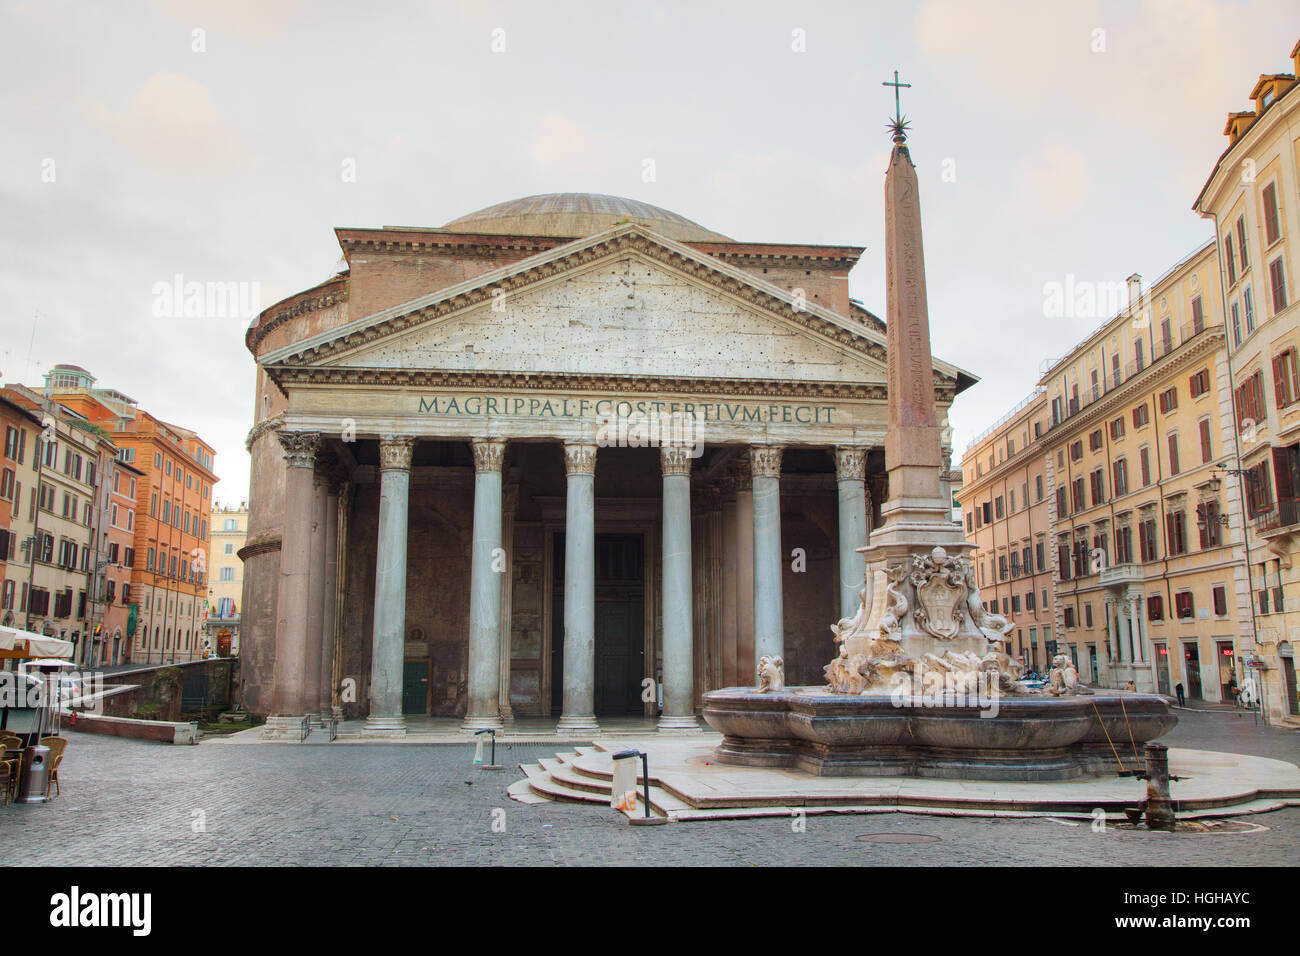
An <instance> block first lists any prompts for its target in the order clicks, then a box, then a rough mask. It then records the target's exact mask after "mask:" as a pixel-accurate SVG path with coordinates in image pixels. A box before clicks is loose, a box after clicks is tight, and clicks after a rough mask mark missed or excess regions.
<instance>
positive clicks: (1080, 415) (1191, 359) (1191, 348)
mask: <svg viewBox="0 0 1300 956" xmlns="http://www.w3.org/2000/svg"><path fill="white" fill-rule="evenodd" d="M1226 341H1227V336H1226V334H1225V332H1224V328H1223V326H1221V325H1211V326H1208V327H1207V328H1206V329H1205V330H1204V331H1202V332H1199V333H1197V335H1196V336H1195V338H1194V339H1193V341H1192V342H1191V344H1190V345H1188V344H1186V343H1184V344H1182V345H1179V346H1178V348H1176V349H1174V350H1173V351H1172V352H1166V353H1165V354H1164V355H1162V356H1161V357H1160V358H1158V359H1157V360H1156V361H1154V362H1152V363H1151V364H1150V365H1148V366H1147V367H1146V368H1145V369H1143V370H1142V371H1141V372H1139V373H1138V374H1137V375H1135V376H1133V377H1132V378H1130V379H1129V380H1128V381H1126V382H1124V383H1123V384H1122V385H1120V387H1119V388H1118V389H1113V390H1112V391H1110V392H1109V393H1107V394H1106V395H1103V396H1102V397H1101V398H1099V399H1097V401H1095V402H1093V403H1092V404H1090V405H1089V406H1088V407H1087V408H1084V409H1081V410H1080V411H1078V412H1076V413H1075V414H1074V415H1071V416H1070V417H1069V418H1067V419H1066V420H1065V421H1064V422H1062V423H1061V424H1060V425H1057V426H1056V427H1055V428H1049V429H1048V430H1047V432H1046V433H1045V434H1044V435H1043V437H1042V439H1041V441H1042V442H1043V444H1045V445H1047V447H1048V449H1049V454H1050V453H1051V452H1052V451H1055V450H1056V444H1055V443H1056V442H1059V441H1064V440H1068V439H1070V438H1074V437H1075V436H1076V435H1078V434H1079V433H1080V432H1082V431H1086V430H1087V429H1088V428H1091V427H1094V426H1095V425H1096V424H1097V420H1098V419H1106V418H1109V417H1110V416H1112V415H1114V414H1115V411H1116V409H1117V407H1119V406H1122V405H1128V404H1129V403H1131V402H1132V401H1133V400H1134V399H1135V398H1136V397H1137V396H1138V395H1139V394H1140V393H1143V392H1147V391H1150V390H1151V389H1152V388H1153V386H1154V385H1155V383H1156V382H1159V381H1160V380H1161V379H1163V378H1165V377H1166V376H1173V375H1176V374H1178V373H1179V372H1181V371H1183V370H1184V369H1185V368H1186V367H1187V366H1188V365H1192V364H1194V363H1196V362H1198V361H1200V359H1201V357H1202V356H1203V355H1206V354H1207V353H1212V352H1215V351H1217V350H1218V349H1219V348H1220V347H1221V346H1223V345H1224V344H1226Z"/></svg>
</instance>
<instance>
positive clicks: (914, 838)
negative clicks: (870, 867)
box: [853, 833, 939, 843]
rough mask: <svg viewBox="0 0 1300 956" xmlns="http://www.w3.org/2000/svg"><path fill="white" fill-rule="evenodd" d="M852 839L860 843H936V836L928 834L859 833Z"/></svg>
mask: <svg viewBox="0 0 1300 956" xmlns="http://www.w3.org/2000/svg"><path fill="white" fill-rule="evenodd" d="M853 839H855V840H858V841H860V842H862V843H938V842H939V838H938V837H937V836H930V834H928V833H859V834H858V835H857V836H855V837H854V838H853Z"/></svg>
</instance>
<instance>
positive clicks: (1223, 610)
mask: <svg viewBox="0 0 1300 956" xmlns="http://www.w3.org/2000/svg"><path fill="white" fill-rule="evenodd" d="M1214 614H1215V616H1216V617H1226V616H1227V614H1228V589H1227V588H1225V587H1224V586H1223V585H1222V584H1216V585H1215V586H1214Z"/></svg>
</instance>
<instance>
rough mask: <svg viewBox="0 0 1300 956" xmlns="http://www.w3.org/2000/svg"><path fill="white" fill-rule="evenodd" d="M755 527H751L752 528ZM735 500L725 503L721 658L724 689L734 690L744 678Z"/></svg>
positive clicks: (727, 482) (730, 496) (728, 497)
mask: <svg viewBox="0 0 1300 956" xmlns="http://www.w3.org/2000/svg"><path fill="white" fill-rule="evenodd" d="M724 482H725V485H724V486H725V487H726V488H727V490H728V491H730V490H731V485H732V484H733V483H732V482H731V480H730V479H724ZM751 527H752V525H751ZM735 541H736V499H735V496H734V493H733V494H727V495H725V496H724V498H723V499H722V542H723V543H722V547H721V551H722V556H723V557H722V636H721V638H722V639H721V641H720V651H721V655H722V686H723V687H735V686H736V685H737V684H739V683H740V681H741V680H742V678H740V677H739V676H737V675H738V671H739V668H738V667H737V665H736V659H737V658H736V653H737V651H736V649H737V642H736V636H737V634H736V626H737V616H736V603H737V595H738V593H739V592H738V584H739V582H738V580H737V578H738V577H739V575H738V573H737V572H738V570H739V565H740V558H739V556H738V555H737V554H736V548H735Z"/></svg>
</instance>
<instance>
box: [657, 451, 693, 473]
mask: <svg viewBox="0 0 1300 956" xmlns="http://www.w3.org/2000/svg"><path fill="white" fill-rule="evenodd" d="M659 462H660V464H661V465H662V466H663V470H664V474H665V475H689V474H690V473H691V446H690V445H660V446H659Z"/></svg>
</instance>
